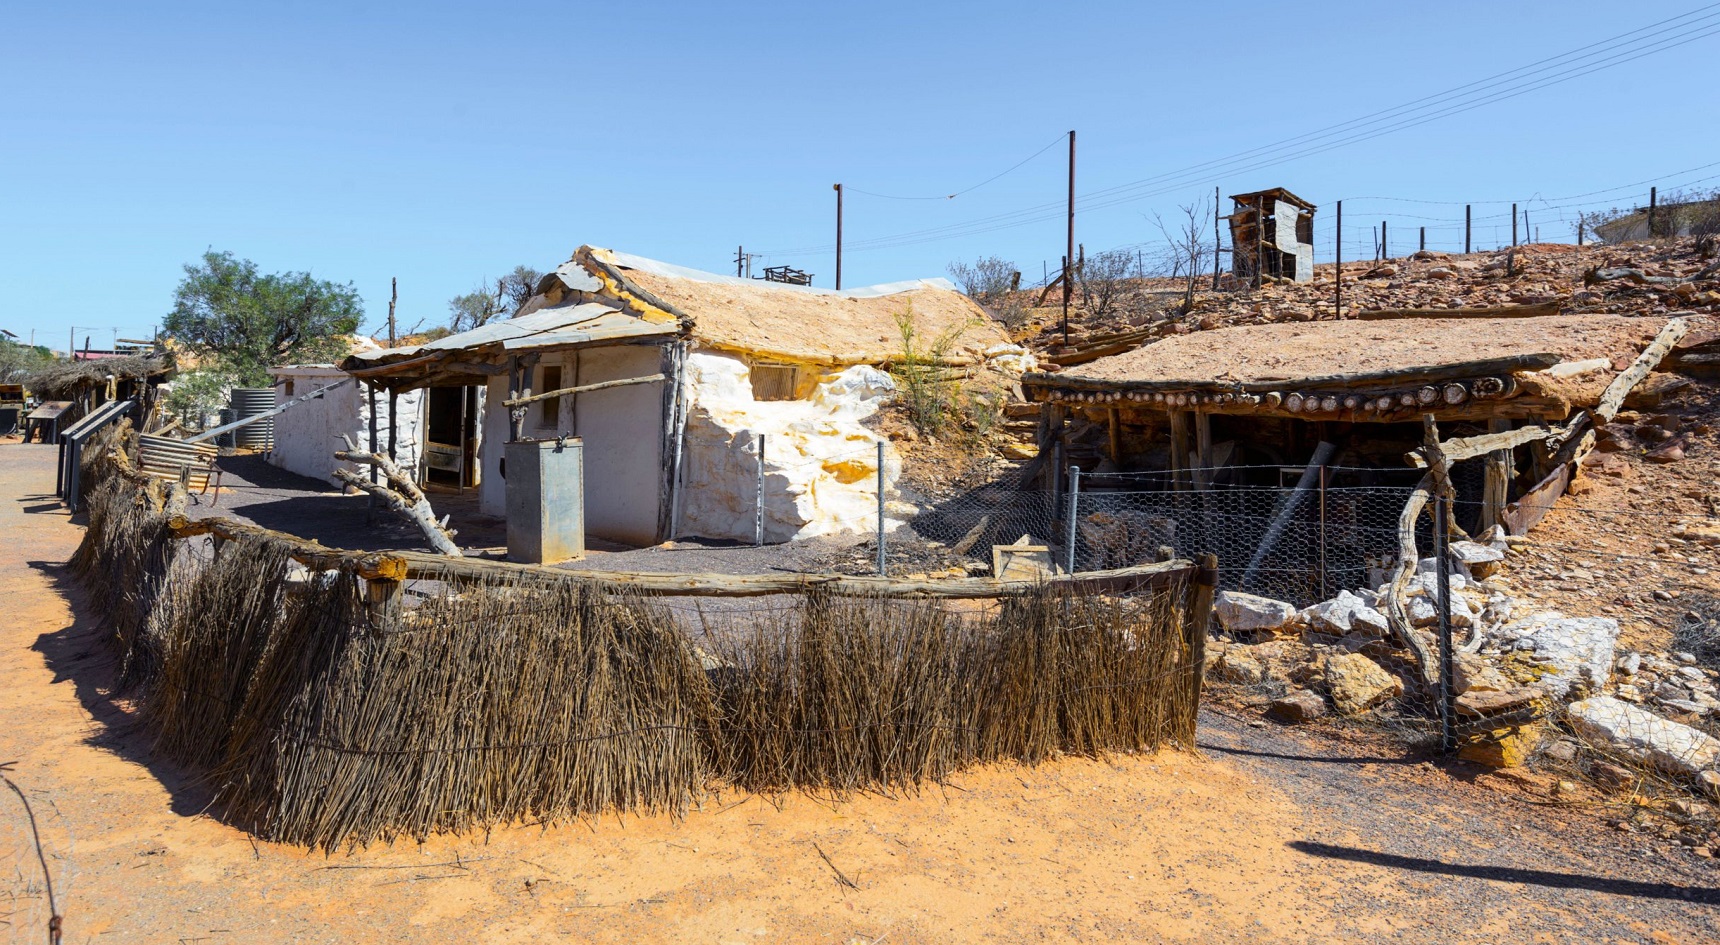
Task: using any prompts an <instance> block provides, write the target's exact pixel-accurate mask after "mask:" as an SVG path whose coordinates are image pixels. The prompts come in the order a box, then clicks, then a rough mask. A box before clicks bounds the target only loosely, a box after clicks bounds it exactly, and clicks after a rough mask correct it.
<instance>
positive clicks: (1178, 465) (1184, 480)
mask: <svg viewBox="0 0 1720 945" xmlns="http://www.w3.org/2000/svg"><path fill="white" fill-rule="evenodd" d="M1188 417H1189V412H1188V411H1186V410H1172V411H1171V472H1172V473H1174V474H1175V475H1174V476H1173V477H1172V481H1173V484H1174V486H1175V488H1176V489H1177V490H1178V491H1179V492H1180V491H1182V490H1185V489H1187V488H1188V487H1189V472H1188V434H1189V430H1188V427H1189V423H1188Z"/></svg>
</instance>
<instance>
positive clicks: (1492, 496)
mask: <svg viewBox="0 0 1720 945" xmlns="http://www.w3.org/2000/svg"><path fill="white" fill-rule="evenodd" d="M1510 429H1511V421H1509V420H1489V421H1488V422H1487V432H1489V433H1505V432H1507V431H1509V430H1510ZM1515 456H1516V454H1515V453H1513V452H1512V451H1511V450H1510V449H1501V450H1494V451H1493V452H1491V453H1488V454H1487V466H1486V472H1485V476H1484V477H1483V481H1482V485H1481V524H1480V527H1479V531H1478V533H1479V532H1485V531H1486V530H1487V529H1488V528H1490V527H1492V526H1494V525H1497V524H1499V519H1500V516H1501V515H1503V514H1504V512H1505V506H1506V505H1508V504H1509V503H1510V501H1511V480H1512V479H1513V478H1515V477H1516V475H1517V464H1516V459H1515Z"/></svg>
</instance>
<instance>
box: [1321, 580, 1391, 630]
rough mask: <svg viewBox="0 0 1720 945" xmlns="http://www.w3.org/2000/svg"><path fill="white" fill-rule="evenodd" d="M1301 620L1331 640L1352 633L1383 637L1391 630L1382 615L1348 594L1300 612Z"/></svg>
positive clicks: (1359, 598)
mask: <svg viewBox="0 0 1720 945" xmlns="http://www.w3.org/2000/svg"><path fill="white" fill-rule="evenodd" d="M1302 618H1303V619H1304V620H1306V621H1307V622H1308V624H1309V625H1310V626H1312V627H1314V628H1315V629H1317V630H1323V631H1325V632H1327V633H1330V634H1333V635H1334V636H1343V635H1345V634H1347V633H1350V632H1351V631H1353V630H1361V631H1365V632H1370V633H1372V634H1373V635H1374V636H1385V634H1386V631H1387V630H1389V629H1390V626H1391V625H1390V624H1388V623H1387V622H1386V618H1385V615H1384V614H1382V613H1380V612H1379V611H1377V610H1375V609H1374V608H1373V607H1371V606H1369V604H1368V602H1367V601H1365V600H1364V599H1363V598H1361V597H1359V596H1357V595H1355V594H1352V593H1350V592H1349V591H1339V592H1338V596H1337V597H1334V598H1332V599H1331V600H1329V601H1323V602H1321V603H1318V604H1315V605H1314V606H1312V607H1309V608H1307V609H1306V610H1303V611H1302Z"/></svg>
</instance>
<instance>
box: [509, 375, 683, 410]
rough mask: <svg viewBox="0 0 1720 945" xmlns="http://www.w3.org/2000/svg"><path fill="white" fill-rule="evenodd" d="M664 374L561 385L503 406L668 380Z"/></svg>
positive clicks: (516, 398) (517, 405) (510, 401)
mask: <svg viewBox="0 0 1720 945" xmlns="http://www.w3.org/2000/svg"><path fill="white" fill-rule="evenodd" d="M668 379H669V378H668V375H666V374H648V375H646V376H644V377H624V378H621V379H620V380H616V381H603V382H602V383H598V384H582V385H580V386H579V387H563V388H562V389H561V390H552V391H546V392H544V393H542V394H532V395H530V396H528V397H515V398H513V399H512V400H504V401H502V406H504V407H524V406H525V405H526V404H535V403H537V402H538V401H540V400H550V399H552V398H555V397H571V396H572V395H574V394H589V393H591V392H592V391H598V390H608V389H609V388H611V387H627V386H629V385H631V384H650V383H652V382H654V381H665V380H668Z"/></svg>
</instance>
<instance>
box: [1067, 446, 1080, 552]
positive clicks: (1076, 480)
mask: <svg viewBox="0 0 1720 945" xmlns="http://www.w3.org/2000/svg"><path fill="white" fill-rule="evenodd" d="M1080 502H1081V467H1080V466H1077V465H1075V464H1074V463H1070V464H1069V531H1068V534H1067V535H1066V536H1065V539H1064V540H1065V542H1066V547H1065V548H1064V552H1063V556H1064V570H1066V571H1068V572H1069V573H1070V574H1074V573H1075V518H1076V516H1077V515H1079V514H1080V513H1079V511H1078V510H1077V507H1078V506H1079V505H1080Z"/></svg>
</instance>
